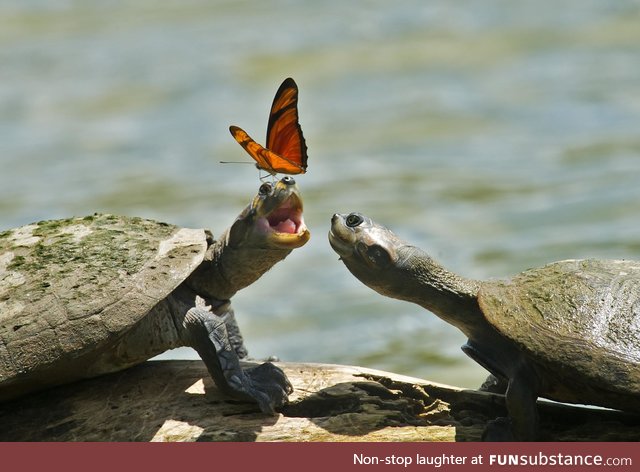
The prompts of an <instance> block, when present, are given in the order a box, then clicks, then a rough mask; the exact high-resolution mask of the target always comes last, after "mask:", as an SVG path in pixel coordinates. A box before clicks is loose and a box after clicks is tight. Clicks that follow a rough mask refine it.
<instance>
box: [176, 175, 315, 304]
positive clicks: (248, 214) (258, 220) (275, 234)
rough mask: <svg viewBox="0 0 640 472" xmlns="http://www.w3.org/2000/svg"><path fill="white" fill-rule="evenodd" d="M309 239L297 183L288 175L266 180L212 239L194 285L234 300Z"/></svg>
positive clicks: (197, 289) (201, 292) (212, 296)
mask: <svg viewBox="0 0 640 472" xmlns="http://www.w3.org/2000/svg"><path fill="white" fill-rule="evenodd" d="M309 237H310V233H309V230H308V229H307V226H306V225H305V223H304V218H303V217H302V197H301V196H300V191H299V190H298V186H297V185H296V181H295V180H294V179H293V178H292V177H289V176H287V177H283V178H282V179H280V181H278V182H277V183H275V184H268V183H264V184H262V185H261V186H260V188H259V189H258V193H257V194H256V196H255V197H253V199H252V200H251V203H250V204H249V205H248V206H247V207H246V208H245V209H244V210H243V211H242V213H240V215H238V217H237V218H236V220H235V221H234V222H233V224H232V225H231V227H230V228H229V229H227V231H225V232H224V233H223V234H222V235H221V236H220V238H219V239H218V240H217V241H212V244H211V245H210V246H209V248H208V249H207V255H206V256H205V259H204V261H203V264H201V265H200V266H199V267H198V268H197V269H196V270H195V271H194V272H193V274H192V275H191V277H190V279H189V284H190V285H191V287H192V289H193V290H194V291H195V292H196V293H198V294H199V295H200V296H206V297H208V298H209V299H217V300H219V301H223V300H228V299H229V298H231V297H232V296H233V294H234V293H236V292H237V291H238V290H242V289H243V288H244V287H247V286H249V285H251V284H252V283H253V282H255V281H256V280H258V279H259V278H260V277H261V276H262V275H263V274H265V273H266V272H267V271H268V270H269V269H271V268H272V267H273V266H274V265H275V264H277V263H278V262H279V261H281V260H283V259H284V258H285V257H287V255H288V254H289V253H290V252H291V251H292V250H293V249H295V248H298V247H301V246H304V245H305V244H306V242H307V241H308V240H309Z"/></svg>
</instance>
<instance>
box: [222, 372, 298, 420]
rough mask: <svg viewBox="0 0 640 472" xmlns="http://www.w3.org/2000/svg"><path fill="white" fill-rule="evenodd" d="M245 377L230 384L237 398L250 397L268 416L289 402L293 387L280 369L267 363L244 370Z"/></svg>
mask: <svg viewBox="0 0 640 472" xmlns="http://www.w3.org/2000/svg"><path fill="white" fill-rule="evenodd" d="M243 374H244V375H243V376H241V377H235V378H233V379H232V380H231V381H230V382H229V384H230V387H231V388H232V389H233V390H235V391H236V393H237V396H239V397H243V396H248V397H250V398H251V399H252V400H254V401H255V402H257V403H258V406H259V407H260V410H261V411H262V412H263V413H266V414H271V415H273V414H275V412H276V410H278V409H280V408H282V406H284V405H285V404H286V403H287V402H288V401H289V398H288V397H289V394H290V393H292V392H293V386H292V385H291V383H290V382H289V379H288V378H287V376H286V375H285V373H284V372H283V371H282V369H280V367H277V366H275V365H274V364H272V363H270V362H265V363H264V364H260V365H258V366H255V367H249V368H247V369H244V370H243Z"/></svg>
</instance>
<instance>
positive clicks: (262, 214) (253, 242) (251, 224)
mask: <svg viewBox="0 0 640 472" xmlns="http://www.w3.org/2000/svg"><path fill="white" fill-rule="evenodd" d="M309 237H310V233H309V230H308V229H307V226H306V225H305V223H304V218H303V216H302V197H301V196H300V191H299V190H298V186H297V185H296V181H295V180H294V179H293V177H290V176H285V177H283V178H282V179H280V180H279V181H278V182H277V183H275V184H270V183H263V184H262V185H261V186H260V188H259V189H258V193H257V194H256V196H255V197H253V200H252V201H251V203H250V204H249V206H247V207H246V208H245V209H244V211H243V212H242V213H240V215H239V216H238V218H237V219H236V221H235V222H234V223H233V225H232V226H231V228H230V229H229V237H228V242H227V243H228V245H229V246H230V247H233V248H238V247H242V246H245V247H252V248H256V249H258V248H263V249H271V248H278V249H289V250H291V249H295V248H298V247H301V246H304V245H305V244H306V242H307V241H308V240H309Z"/></svg>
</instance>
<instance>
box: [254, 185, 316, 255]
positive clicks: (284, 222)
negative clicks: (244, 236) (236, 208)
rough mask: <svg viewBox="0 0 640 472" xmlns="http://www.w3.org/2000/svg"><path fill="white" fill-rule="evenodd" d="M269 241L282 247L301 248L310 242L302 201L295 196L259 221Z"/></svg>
mask: <svg viewBox="0 0 640 472" xmlns="http://www.w3.org/2000/svg"><path fill="white" fill-rule="evenodd" d="M258 224H259V225H260V227H261V228H262V229H263V230H264V231H265V232H266V233H267V237H268V238H269V240H270V241H271V242H272V243H273V244H275V245H278V246H282V247H299V246H302V245H303V244H305V243H306V242H307V241H308V240H309V236H310V233H309V230H308V229H307V226H306V225H305V223H304V217H303V216H302V201H301V200H300V199H299V198H298V196H297V195H295V194H293V195H291V196H290V197H289V198H287V199H286V200H285V201H284V202H282V204H280V205H279V206H278V207H276V208H275V209H274V210H273V211H271V212H270V213H269V214H267V215H264V216H263V217H261V218H260V219H259V220H258Z"/></svg>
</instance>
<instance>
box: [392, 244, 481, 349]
mask: <svg viewBox="0 0 640 472" xmlns="http://www.w3.org/2000/svg"><path fill="white" fill-rule="evenodd" d="M397 267H398V271H399V274H398V275H399V276H398V277H397V280H395V281H394V282H393V288H392V293H387V295H389V296H392V297H394V298H399V299H402V300H406V301H409V302H413V303H416V304H418V305H420V306H422V307H424V308H426V309H427V310H429V311H431V312H432V313H434V314H436V315H437V316H438V317H440V318H441V319H443V320H444V321H446V322H447V323H449V324H451V325H453V326H455V327H457V328H458V329H460V330H461V331H462V332H463V333H464V334H465V335H466V336H467V337H469V338H474V337H476V335H477V334H479V331H484V326H486V325H485V322H484V319H483V316H482V313H481V311H480V307H479V306H478V300H477V295H478V290H479V287H480V284H479V282H478V281H476V280H471V279H466V278H463V277H460V276H458V275H456V274H454V273H452V272H449V271H448V270H446V269H445V268H444V267H442V266H441V265H440V264H438V263H437V262H436V261H434V260H433V259H432V258H431V257H429V256H428V255H427V254H426V253H425V252H424V251H422V250H421V249H418V248H416V247H414V246H409V245H407V246H403V247H400V248H399V249H398V264H397Z"/></svg>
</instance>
